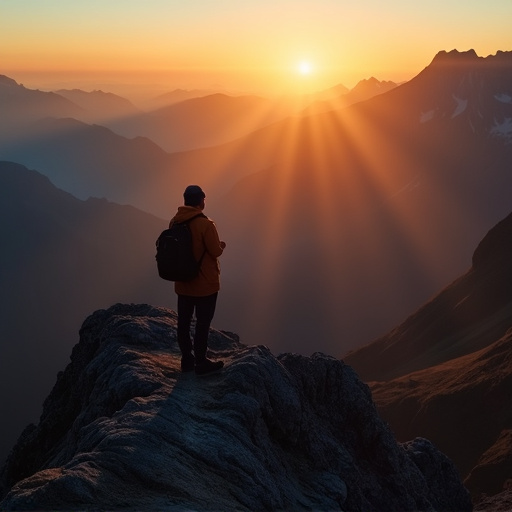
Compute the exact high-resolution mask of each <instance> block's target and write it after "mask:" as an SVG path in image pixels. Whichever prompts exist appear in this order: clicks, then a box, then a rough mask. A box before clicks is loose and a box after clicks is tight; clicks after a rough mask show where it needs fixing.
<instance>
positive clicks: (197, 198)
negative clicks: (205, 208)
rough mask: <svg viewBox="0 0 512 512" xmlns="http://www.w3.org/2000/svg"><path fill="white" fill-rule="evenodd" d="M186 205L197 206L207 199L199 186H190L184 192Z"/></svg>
mask: <svg viewBox="0 0 512 512" xmlns="http://www.w3.org/2000/svg"><path fill="white" fill-rule="evenodd" d="M183 197H184V199H185V205H187V206H197V205H198V204H199V203H200V202H201V201H202V200H203V199H204V198H205V197H206V195H205V193H204V192H203V190H202V189H201V187H200V186H199V185H189V186H188V187H187V188H186V189H185V192H183Z"/></svg>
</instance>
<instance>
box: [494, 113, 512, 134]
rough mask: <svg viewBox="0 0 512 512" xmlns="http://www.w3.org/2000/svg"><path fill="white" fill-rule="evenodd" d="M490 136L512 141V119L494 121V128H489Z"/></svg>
mask: <svg viewBox="0 0 512 512" xmlns="http://www.w3.org/2000/svg"><path fill="white" fill-rule="evenodd" d="M490 133H491V135H495V136H497V137H505V138H511V139H512V118H510V117H505V118H504V119H503V121H501V122H499V121H497V120H496V119H494V126H493V127H492V128H491V132H490Z"/></svg>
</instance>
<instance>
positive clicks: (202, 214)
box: [183, 212, 208, 268]
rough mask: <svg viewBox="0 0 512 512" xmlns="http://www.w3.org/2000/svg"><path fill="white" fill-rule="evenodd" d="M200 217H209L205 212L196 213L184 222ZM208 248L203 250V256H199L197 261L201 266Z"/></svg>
mask: <svg viewBox="0 0 512 512" xmlns="http://www.w3.org/2000/svg"><path fill="white" fill-rule="evenodd" d="M198 217H204V218H205V219H207V218H208V217H207V216H206V215H205V214H204V213H202V212H201V213H198V214H197V215H194V216H193V217H191V218H190V219H188V220H187V221H185V222H184V223H183V224H187V225H188V223H189V222H190V221H192V220H194V219H197V218H198ZM206 252H207V251H206V249H205V250H204V251H203V254H202V255H201V257H200V258H199V261H198V262H197V264H198V266H199V268H201V263H202V262H203V258H204V255H205V254H206Z"/></svg>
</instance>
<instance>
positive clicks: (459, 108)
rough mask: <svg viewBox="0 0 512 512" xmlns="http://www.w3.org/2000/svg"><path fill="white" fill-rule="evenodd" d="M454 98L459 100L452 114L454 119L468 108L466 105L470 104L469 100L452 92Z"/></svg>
mask: <svg viewBox="0 0 512 512" xmlns="http://www.w3.org/2000/svg"><path fill="white" fill-rule="evenodd" d="M452 98H453V99H454V100H455V101H456V102H457V107H456V108H455V111H454V112H453V114H452V119H453V118H454V117H457V116H459V115H460V114H462V113H463V112H464V111H465V110H466V107H467V106H468V100H464V99H462V98H459V97H457V96H455V94H452Z"/></svg>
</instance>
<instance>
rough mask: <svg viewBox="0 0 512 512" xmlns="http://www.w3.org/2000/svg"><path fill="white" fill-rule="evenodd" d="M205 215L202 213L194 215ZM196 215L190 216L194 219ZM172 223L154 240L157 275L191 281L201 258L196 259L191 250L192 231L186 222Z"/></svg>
mask: <svg viewBox="0 0 512 512" xmlns="http://www.w3.org/2000/svg"><path fill="white" fill-rule="evenodd" d="M200 216H202V217H205V215H203V214H202V213H200V214H198V215H196V217H200ZM196 217H192V219H195V218H196ZM192 219H189V220H188V221H186V222H180V223H176V222H175V223H174V224H173V225H172V226H171V227H170V228H168V229H165V230H164V231H162V233H161V234H160V236H159V237H158V238H157V240H156V244H155V245H156V256H155V258H156V265H157V269H158V275H159V276H160V277H161V278H162V279H165V280H167V281H191V280H192V279H194V278H195V277H197V275H198V274H199V269H200V267H201V262H202V260H203V257H204V255H205V253H206V251H205V252H203V255H202V256H201V259H200V260H199V261H196V260H195V258H194V254H193V251H192V233H191V232H190V227H189V226H188V223H189V222H190V221H191V220H192Z"/></svg>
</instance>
